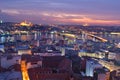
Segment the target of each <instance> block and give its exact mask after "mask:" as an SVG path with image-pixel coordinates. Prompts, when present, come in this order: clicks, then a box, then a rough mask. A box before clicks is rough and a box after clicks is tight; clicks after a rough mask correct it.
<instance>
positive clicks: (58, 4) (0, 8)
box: [0, 0, 120, 25]
mask: <svg viewBox="0 0 120 80" xmlns="http://www.w3.org/2000/svg"><path fill="white" fill-rule="evenodd" d="M0 20H3V21H9V22H10V21H11V22H12V21H13V22H20V21H23V20H28V21H31V22H33V23H45V24H50V23H53V24H85V23H88V24H92V25H93V24H95V25H96V24H97V25H98V24H101V25H120V0H0Z"/></svg>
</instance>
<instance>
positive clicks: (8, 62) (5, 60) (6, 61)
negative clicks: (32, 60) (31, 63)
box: [0, 55, 21, 68]
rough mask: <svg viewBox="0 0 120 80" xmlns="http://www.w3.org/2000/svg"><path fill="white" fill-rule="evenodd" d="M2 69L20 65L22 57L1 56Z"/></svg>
mask: <svg viewBox="0 0 120 80" xmlns="http://www.w3.org/2000/svg"><path fill="white" fill-rule="evenodd" d="M0 61H1V62H0V63H1V67H3V68H9V67H10V66H12V65H14V64H20V61H21V56H17V55H16V56H12V55H10V56H1V60H0Z"/></svg>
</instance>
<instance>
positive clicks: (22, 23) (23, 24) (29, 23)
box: [20, 20, 33, 26]
mask: <svg viewBox="0 0 120 80" xmlns="http://www.w3.org/2000/svg"><path fill="white" fill-rule="evenodd" d="M20 25H21V26H32V25H33V24H32V23H31V22H27V21H26V20H25V21H23V22H21V23H20Z"/></svg>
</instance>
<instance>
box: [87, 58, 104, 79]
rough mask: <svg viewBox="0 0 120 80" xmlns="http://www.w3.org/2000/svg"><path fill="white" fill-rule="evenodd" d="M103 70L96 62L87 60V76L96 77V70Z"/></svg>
mask: <svg viewBox="0 0 120 80" xmlns="http://www.w3.org/2000/svg"><path fill="white" fill-rule="evenodd" d="M98 68H102V65H100V64H99V63H97V62H96V61H94V60H87V62H86V76H91V77H93V75H94V69H98Z"/></svg>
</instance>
